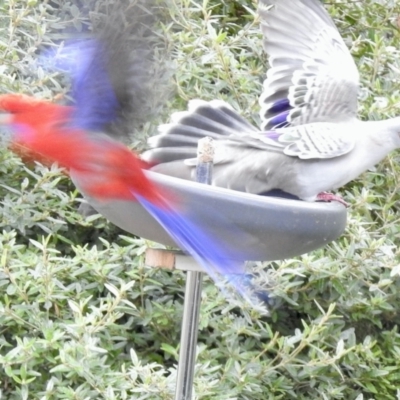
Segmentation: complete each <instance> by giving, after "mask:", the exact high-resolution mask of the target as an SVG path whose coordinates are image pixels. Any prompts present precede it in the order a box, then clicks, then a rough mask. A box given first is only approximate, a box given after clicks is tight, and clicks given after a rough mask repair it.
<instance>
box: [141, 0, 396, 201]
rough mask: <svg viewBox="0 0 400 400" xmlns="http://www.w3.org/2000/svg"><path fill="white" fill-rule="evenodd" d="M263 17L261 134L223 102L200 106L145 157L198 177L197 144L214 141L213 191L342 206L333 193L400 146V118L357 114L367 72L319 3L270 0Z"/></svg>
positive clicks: (177, 120) (194, 104)
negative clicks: (265, 59) (280, 195)
mask: <svg viewBox="0 0 400 400" xmlns="http://www.w3.org/2000/svg"><path fill="white" fill-rule="evenodd" d="M258 11H259V15H260V20H261V29H262V33H263V46H264V49H265V51H266V53H267V54H268V55H269V64H270V69H269V70H268V72H267V76H266V79H265V81H264V90H263V93H262V95H261V97H260V100H259V102H260V106H261V112H260V114H261V120H262V124H261V129H257V128H255V127H254V126H252V125H251V124H250V123H249V122H247V121H246V120H245V119H244V118H242V117H241V116H240V115H239V114H238V113H237V112H236V111H234V110H233V109H232V108H231V107H230V106H229V105H228V104H227V103H225V102H223V101H220V100H213V101H210V102H206V101H201V100H192V101H191V102H189V109H188V111H186V112H180V113H175V114H173V115H172V117H171V122H170V123H169V124H165V125H161V126H160V127H159V132H160V134H159V135H157V136H154V137H151V138H150V139H149V146H150V150H148V151H147V152H145V153H144V154H143V158H144V159H145V160H146V161H149V162H151V163H153V164H155V166H154V167H153V170H154V171H156V172H160V173H163V174H167V175H172V176H176V177H178V178H183V179H194V171H195V165H196V158H195V157H196V145H197V141H198V139H200V138H201V137H204V136H210V137H212V138H214V139H215V144H216V149H215V157H214V170H213V179H212V184H213V185H215V186H220V187H225V188H229V189H233V190H239V191H244V192H249V193H255V194H260V193H265V192H271V191H274V190H278V191H283V192H285V193H288V194H289V195H292V196H294V197H297V198H300V199H302V200H305V201H315V200H335V199H336V200H339V201H340V198H337V197H336V196H334V195H331V194H329V193H326V191H330V190H332V189H336V188H339V187H341V186H343V185H344V184H346V183H347V182H349V181H351V180H353V179H355V178H356V177H357V176H359V175H360V174H361V173H362V172H364V171H366V170H367V169H368V168H370V167H372V166H374V165H375V164H377V163H378V162H380V161H381V160H382V159H383V158H384V157H385V156H386V155H387V154H388V153H389V152H391V151H392V150H394V149H396V148H398V147H400V136H399V135H400V118H393V119H388V120H385V121H366V122H364V121H361V120H360V119H358V118H357V95H358V88H359V74H358V70H357V67H356V65H355V63H354V60H353V59H352V57H351V55H350V52H349V50H348V49H347V47H346V45H345V43H344V41H343V39H342V37H341V36H340V34H339V32H338V30H337V28H336V26H335V24H334V22H333V21H332V19H331V18H330V16H329V14H328V13H327V11H326V10H325V8H324V7H323V5H322V4H321V2H320V1H319V0H260V1H259V6H258ZM342 202H343V201H342ZM343 203H344V202H343Z"/></svg>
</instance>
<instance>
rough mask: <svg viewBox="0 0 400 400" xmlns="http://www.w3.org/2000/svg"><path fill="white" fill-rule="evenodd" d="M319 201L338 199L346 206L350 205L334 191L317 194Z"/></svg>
mask: <svg viewBox="0 0 400 400" xmlns="http://www.w3.org/2000/svg"><path fill="white" fill-rule="evenodd" d="M317 201H337V202H339V203H341V204H343V205H344V206H345V207H346V208H347V207H349V204H348V203H346V202H345V201H344V200H343V199H342V198H341V197H340V196H336V195H335V194H333V193H328V192H321V193H319V194H318V195H317Z"/></svg>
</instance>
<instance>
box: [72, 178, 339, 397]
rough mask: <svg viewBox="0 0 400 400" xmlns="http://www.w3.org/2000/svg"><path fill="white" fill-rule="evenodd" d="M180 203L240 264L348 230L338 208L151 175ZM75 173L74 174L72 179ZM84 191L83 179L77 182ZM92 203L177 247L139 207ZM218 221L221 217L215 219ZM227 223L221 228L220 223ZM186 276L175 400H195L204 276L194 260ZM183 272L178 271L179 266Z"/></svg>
mask: <svg viewBox="0 0 400 400" xmlns="http://www.w3.org/2000/svg"><path fill="white" fill-rule="evenodd" d="M147 174H148V177H149V179H150V180H151V181H154V182H155V183H157V184H158V185H160V186H161V187H163V188H165V189H167V190H168V191H169V192H170V193H171V194H172V195H174V196H176V198H178V199H179V204H180V205H181V206H183V207H186V208H188V209H190V210H196V217H198V218H197V220H196V223H197V224H198V225H200V226H204V227H205V228H207V229H206V231H208V232H210V233H211V234H212V235H213V237H214V238H215V239H216V240H219V241H220V242H228V243H229V244H230V245H231V246H232V248H233V249H236V250H239V251H238V254H239V255H240V256H239V257H241V258H240V259H239V261H243V262H244V261H246V260H253V261H255V260H257V261H271V260H279V259H283V258H289V257H293V256H297V255H300V254H303V253H306V252H309V251H312V250H315V249H317V248H319V247H322V246H324V245H326V244H327V243H329V242H331V241H332V240H334V239H336V238H337V237H338V236H339V235H340V234H341V233H342V232H343V230H344V229H345V226H346V216H347V212H346V209H345V208H344V206H343V205H341V204H338V203H307V202H303V201H299V200H288V199H278V198H274V197H265V196H257V195H253V194H247V193H241V192H237V191H232V190H227V189H223V188H218V187H212V186H207V185H204V184H201V183H197V182H191V181H185V180H181V179H177V178H172V177H170V176H166V175H161V174H158V173H155V172H147ZM73 176H74V174H73V173H72V177H73ZM74 182H75V183H76V184H77V186H78V188H79V180H77V179H74ZM88 201H89V203H90V204H91V205H92V206H93V207H94V208H95V209H96V210H97V211H98V212H99V213H100V214H102V215H104V216H105V217H106V218H107V219H109V220H110V221H111V222H113V223H114V224H115V225H117V226H119V227H120V228H122V229H124V230H126V231H128V232H130V233H133V234H134V235H137V236H140V237H143V238H146V239H150V240H153V241H155V242H159V243H162V244H164V245H169V246H175V243H174V241H173V240H172V239H171V238H170V236H169V235H168V234H167V233H166V232H165V231H164V229H163V228H162V227H161V226H160V225H159V224H158V223H157V222H156V221H155V220H154V219H153V217H151V216H150V215H149V214H148V213H147V211H146V210H145V209H143V208H142V207H141V205H140V204H139V203H137V202H133V201H132V202H130V201H120V200H118V201H117V200H115V201H108V202H98V201H96V200H94V199H91V198H88ZM216 216H217V217H216ZM221 222H222V223H221ZM180 261H181V264H183V267H182V265H181V267H180V269H184V270H186V271H187V280H186V289H185V299H184V309H183V316H182V332H181V342H180V354H179V363H178V371H177V383H176V393H175V400H190V399H191V398H192V387H193V378H194V368H195V361H196V347H197V333H198V324H199V314H200V303H201V288H202V272H199V271H202V269H201V268H199V269H196V268H194V269H193V259H191V258H190V257H183V258H180ZM176 267H177V268H178V266H176Z"/></svg>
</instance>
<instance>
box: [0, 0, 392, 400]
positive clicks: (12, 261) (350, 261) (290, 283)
mask: <svg viewBox="0 0 400 400" xmlns="http://www.w3.org/2000/svg"><path fill="white" fill-rule="evenodd" d="M108 3H110V1H108ZM105 5H107V1H106V0H98V1H94V0H93V1H92V0H85V1H83V0H81V1H78V0H75V1H68V2H66V1H63V0H53V1H43V2H41V1H36V0H30V1H22V0H4V1H3V2H1V3H0V29H1V33H2V35H1V39H0V51H1V59H2V64H1V65H0V82H1V87H2V92H22V93H26V94H33V95H35V96H37V97H41V98H47V99H55V98H58V97H60V96H61V95H64V94H65V93H66V92H67V89H68V86H67V85H66V82H65V81H64V78H63V77H62V76H61V75H60V74H59V73H49V72H45V71H43V69H42V68H41V67H40V65H39V64H38V62H37V57H38V54H39V52H40V49H41V48H42V47H44V46H47V47H48V46H57V45H59V43H60V41H62V40H63V39H66V38H67V37H71V36H74V35H76V34H77V32H80V31H85V30H86V29H88V27H90V26H91V23H92V22H93V21H96V18H99V16H101V15H102V13H104V7H105ZM168 7H169V8H168V10H169V14H170V15H169V17H168V19H169V21H170V22H168V23H166V24H165V25H164V27H163V35H165V38H166V43H168V46H169V51H170V54H171V56H172V58H173V59H174V62H175V64H176V70H177V73H176V75H175V77H174V79H175V83H176V87H177V92H176V96H175V97H174V98H173V99H172V100H171V101H170V102H169V104H168V105H167V106H166V107H165V109H164V110H163V111H162V112H161V113H160V114H159V115H158V116H157V117H156V118H155V119H154V120H153V121H152V122H151V123H149V124H147V125H146V126H145V127H144V128H143V132H141V133H140V134H139V135H138V138H137V140H136V142H135V143H134V145H135V147H141V146H143V144H144V142H143V138H144V136H145V135H147V134H149V133H151V132H154V130H155V126H156V125H157V123H160V122H162V121H166V119H167V115H170V114H171V113H172V112H174V111H178V110H183V109H185V108H186V103H187V100H189V99H192V98H196V97H200V98H203V99H213V98H221V99H224V100H226V101H228V102H229V103H231V104H232V105H233V107H235V108H236V109H238V110H240V111H241V112H242V114H243V115H244V116H246V117H247V118H249V119H250V120H252V121H253V122H254V123H255V124H257V123H258V105H257V101H258V99H257V97H258V95H259V93H260V91H261V87H262V81H263V79H264V74H265V71H266V68H267V63H266V58H265V56H264V54H263V52H262V47H261V35H260V33H259V28H258V23H257V21H256V20H255V19H254V16H255V12H254V10H255V1H250V0H242V1H240V2H239V1H238V2H233V1H228V0H226V1H222V2H221V1H216V0H208V1H207V0H205V1H199V0H193V1H191V0H180V1H178V0H169V1H168ZM89 9H91V10H94V11H92V12H91V13H89V12H88V10H89ZM329 10H330V13H331V15H333V17H334V19H335V21H336V23H337V24H338V26H339V29H340V31H341V33H342V34H343V36H344V37H345V39H346V41H347V42H348V43H349V45H350V46H351V50H352V53H353V55H354V57H355V58H356V62H357V65H358V66H359V69H360V73H361V80H362V91H361V101H360V112H361V114H362V117H363V118H365V119H381V118H385V117H388V116H393V115H396V114H397V113H398V108H399V107H398V104H399V100H400V95H399V89H400V61H399V60H400V57H399V55H400V54H399V50H398V48H399V39H400V34H399V21H398V15H400V5H399V4H398V2H396V1H386V2H378V1H374V0H364V1H363V2H347V3H344V2H339V1H337V2H334V4H330V6H329ZM0 160H1V162H0V172H1V185H0V196H1V198H2V200H1V220H0V225H1V226H0V227H1V235H0V326H1V328H0V364H1V366H2V368H1V369H0V382H1V383H0V388H1V389H0V393H1V396H0V398H3V399H8V400H14V399H32V400H34V399H38V400H39V399H40V400H42V399H49V400H50V399H81V400H83V399H107V400H112V399H152V400H153V399H172V398H173V393H174V384H175V378H176V365H177V354H178V351H179V348H178V347H179V346H178V345H179V335H180V319H181V315H182V299H183V286H184V274H183V273H179V272H174V273H168V272H165V271H161V270H152V269H148V268H144V267H143V253H144V250H145V248H146V247H147V246H148V245H149V243H148V242H146V241H145V240H143V239H139V238H134V237H131V236H129V235H127V234H126V233H124V232H122V231H120V230H119V229H118V228H116V227H113V226H112V225H111V224H109V223H108V222H107V221H106V220H105V219H103V218H101V217H99V216H95V217H92V218H91V219H89V220H84V219H83V218H81V217H80V216H79V215H78V214H77V212H76V209H77V206H78V204H79V195H78V193H77V191H76V190H75V188H74V186H73V185H72V184H71V183H70V181H69V180H68V178H67V177H66V176H65V175H63V174H62V172H61V171H60V170H59V169H57V168H55V167H52V168H45V167H43V166H40V165H29V166H27V167H26V166H24V165H23V164H22V162H21V161H20V160H19V158H18V157H16V156H14V155H13V154H11V153H10V152H9V151H7V150H5V149H2V150H1V151H0ZM398 161H399V156H398V154H397V153H395V154H393V155H391V156H390V157H388V158H387V159H386V160H385V161H384V162H382V163H381V164H380V165H379V166H378V167H377V168H376V169H374V170H373V171H371V172H369V173H366V174H364V175H363V176H362V177H360V178H359V179H358V180H357V181H355V182H353V183H351V184H349V185H347V186H346V187H345V188H343V189H342V190H341V193H342V195H344V197H345V198H346V200H347V201H348V202H350V203H351V207H350V209H349V210H348V227H347V229H346V232H345V233H344V234H343V236H342V237H341V238H340V239H339V240H337V241H335V242H334V243H332V244H330V245H328V246H326V247H325V248H324V249H320V250H318V251H315V252H313V253H311V254H307V255H304V256H302V257H298V258H296V259H291V260H284V261H280V262H274V263H271V264H269V265H265V264H262V263H257V264H256V266H255V270H256V272H257V274H258V278H257V282H258V283H259V284H260V286H262V287H265V288H267V289H268V290H269V292H270V293H271V297H272V301H273V306H272V307H271V311H270V316H268V315H265V313H263V312H262V310H261V309H252V308H250V307H249V306H247V305H240V307H239V305H238V304H229V303H227V302H226V300H225V299H224V297H223V296H222V294H221V293H220V292H219V291H218V290H217V289H216V288H215V287H214V285H213V284H212V283H211V281H210V280H209V279H206V282H205V285H204V290H203V303H202V313H201V321H200V332H199V346H198V362H197V367H196V378H195V393H196V398H197V399H204V400H206V399H210V400H211V399H221V400H224V399H226V400H228V399H229V400H233V399H248V400H257V399H260V400H261V399H262V400H264V399H285V400H286V399H346V400H347V399H353V400H355V399H357V400H362V399H365V400H366V399H379V400H380V399H388V400H389V399H394V398H396V396H397V398H400V390H399V389H398V388H400V361H399V360H400V333H399V329H398V325H399V322H400V315H399V311H398V310H399V308H400V290H399V289H400V280H399V275H400V263H399V250H398V243H399V238H400V231H399V227H398V226H399V224H398V221H399V218H398V214H397V212H398V211H399V204H400V203H399V194H398V189H399V187H400V184H399V178H398V176H399V172H400V171H399V170H400V169H399V166H398Z"/></svg>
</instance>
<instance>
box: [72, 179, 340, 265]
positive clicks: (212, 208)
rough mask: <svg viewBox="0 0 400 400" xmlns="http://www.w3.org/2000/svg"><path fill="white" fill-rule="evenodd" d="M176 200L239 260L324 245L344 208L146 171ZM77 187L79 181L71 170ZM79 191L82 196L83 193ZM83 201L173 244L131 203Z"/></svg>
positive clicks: (126, 227)
mask: <svg viewBox="0 0 400 400" xmlns="http://www.w3.org/2000/svg"><path fill="white" fill-rule="evenodd" d="M147 174H148V177H149V178H150V179H151V180H152V181H154V182H156V183H157V184H159V185H161V186H162V187H164V188H167V190H168V191H170V192H171V193H173V194H174V195H176V196H177V198H179V199H180V204H181V205H182V206H183V207H187V208H188V209H189V210H195V213H196V222H197V224H199V225H200V226H201V227H204V229H205V230H207V231H208V232H211V233H212V235H214V237H215V238H216V239H217V240H220V241H222V242H228V243H229V244H230V245H232V246H233V248H235V249H237V250H238V254H240V255H239V256H236V257H235V258H238V257H239V258H240V259H243V260H257V261H271V260H280V259H284V258H289V257H293V256H297V255H300V254H304V253H307V252H309V251H312V250H315V249H317V248H319V247H322V246H325V245H326V244H327V243H329V242H331V241H332V240H334V239H336V238H337V237H338V236H340V235H341V234H342V232H343V231H344V229H345V227H346V217H347V212H346V209H345V207H344V206H343V205H342V204H339V203H308V202H303V201H298V200H288V199H280V198H274V197H265V196H258V195H252V194H247V193H242V192H237V191H232V190H228V189H222V188H217V187H211V186H207V185H203V184H199V183H196V182H190V181H186V180H182V179H177V178H173V177H169V176H166V175H161V174H158V173H155V172H147ZM72 178H73V180H74V182H75V184H76V185H77V187H78V188H79V179H78V178H77V177H76V176H75V177H74V174H72ZM83 194H85V193H84V192H83ZM86 198H87V200H88V202H89V203H90V204H91V205H92V206H93V207H94V208H95V209H96V210H97V211H98V212H99V213H100V214H102V215H104V216H105V217H106V218H107V219H109V220H110V221H111V222H112V223H114V224H115V225H117V226H119V227H120V228H122V229H124V230H125V231H127V232H130V233H132V234H134V235H136V236H139V237H143V238H146V239H149V240H152V241H155V242H158V243H162V244H164V245H168V246H175V247H176V245H175V243H174V241H173V240H172V239H171V238H170V236H169V235H168V233H167V232H166V231H165V230H164V229H163V228H162V227H161V226H160V225H159V224H158V223H157V222H156V221H155V220H154V219H153V218H152V217H151V216H150V215H149V214H148V213H147V211H145V210H144V209H143V208H142V206H141V205H140V204H138V203H136V202H133V201H132V202H131V201H119V200H115V201H114V200H113V201H108V202H99V201H96V200H94V199H92V198H90V197H88V196H86Z"/></svg>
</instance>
